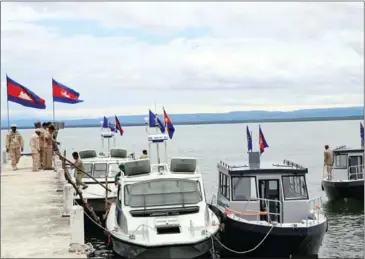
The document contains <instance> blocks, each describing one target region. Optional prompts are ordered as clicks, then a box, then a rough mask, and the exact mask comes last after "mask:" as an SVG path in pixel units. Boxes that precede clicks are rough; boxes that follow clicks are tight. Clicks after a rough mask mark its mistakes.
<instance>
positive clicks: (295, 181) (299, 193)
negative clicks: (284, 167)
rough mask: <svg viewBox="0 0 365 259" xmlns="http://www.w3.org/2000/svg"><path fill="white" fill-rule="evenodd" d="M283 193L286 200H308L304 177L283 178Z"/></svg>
mask: <svg viewBox="0 0 365 259" xmlns="http://www.w3.org/2000/svg"><path fill="white" fill-rule="evenodd" d="M283 191H284V197H285V199H286V200H303V199H308V192H307V184H306V181H305V177H304V175H291V176H283Z"/></svg>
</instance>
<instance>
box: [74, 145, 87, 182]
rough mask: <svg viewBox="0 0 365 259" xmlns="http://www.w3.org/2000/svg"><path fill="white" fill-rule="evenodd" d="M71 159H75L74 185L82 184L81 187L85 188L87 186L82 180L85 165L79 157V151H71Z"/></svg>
mask: <svg viewBox="0 0 365 259" xmlns="http://www.w3.org/2000/svg"><path fill="white" fill-rule="evenodd" d="M72 157H73V159H75V161H74V164H75V166H76V168H75V170H76V186H77V187H79V186H82V189H86V188H87V187H88V186H87V185H86V184H85V183H84V182H83V181H82V178H83V177H84V172H85V167H84V163H83V162H82V160H81V158H80V157H79V153H77V152H73V153H72Z"/></svg>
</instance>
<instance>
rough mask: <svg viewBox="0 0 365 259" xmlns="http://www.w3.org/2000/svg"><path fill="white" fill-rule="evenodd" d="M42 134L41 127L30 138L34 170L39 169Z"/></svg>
mask: <svg viewBox="0 0 365 259" xmlns="http://www.w3.org/2000/svg"><path fill="white" fill-rule="evenodd" d="M40 134H41V130H40V129H39V128H37V129H35V133H34V134H33V136H32V137H31V138H30V150H31V151H32V160H33V172H37V171H39V168H40V164H39V160H40V158H39V156H40V155H39V151H40V146H39V135H40Z"/></svg>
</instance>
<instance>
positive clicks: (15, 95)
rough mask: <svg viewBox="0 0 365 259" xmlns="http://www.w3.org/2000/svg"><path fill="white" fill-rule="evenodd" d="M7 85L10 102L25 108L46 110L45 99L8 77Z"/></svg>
mask: <svg viewBox="0 0 365 259" xmlns="http://www.w3.org/2000/svg"><path fill="white" fill-rule="evenodd" d="M6 85H7V92H8V101H10V102H14V103H18V104H20V105H23V106H25V107H31V108H35V109H46V101H45V100H44V99H42V98H41V97H39V96H38V95H36V94H35V93H33V92H32V91H31V90H29V89H28V88H26V87H25V86H23V85H21V84H19V83H18V82H15V81H14V80H13V79H11V78H9V77H8V76H6Z"/></svg>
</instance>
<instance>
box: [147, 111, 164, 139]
mask: <svg viewBox="0 0 365 259" xmlns="http://www.w3.org/2000/svg"><path fill="white" fill-rule="evenodd" d="M156 120H157V124H156ZM148 125H149V127H150V128H154V127H156V126H158V127H159V129H160V131H161V133H165V125H164V124H163V123H162V121H161V120H160V118H159V117H158V116H156V115H155V114H154V113H153V112H152V111H151V110H149V113H148Z"/></svg>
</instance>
